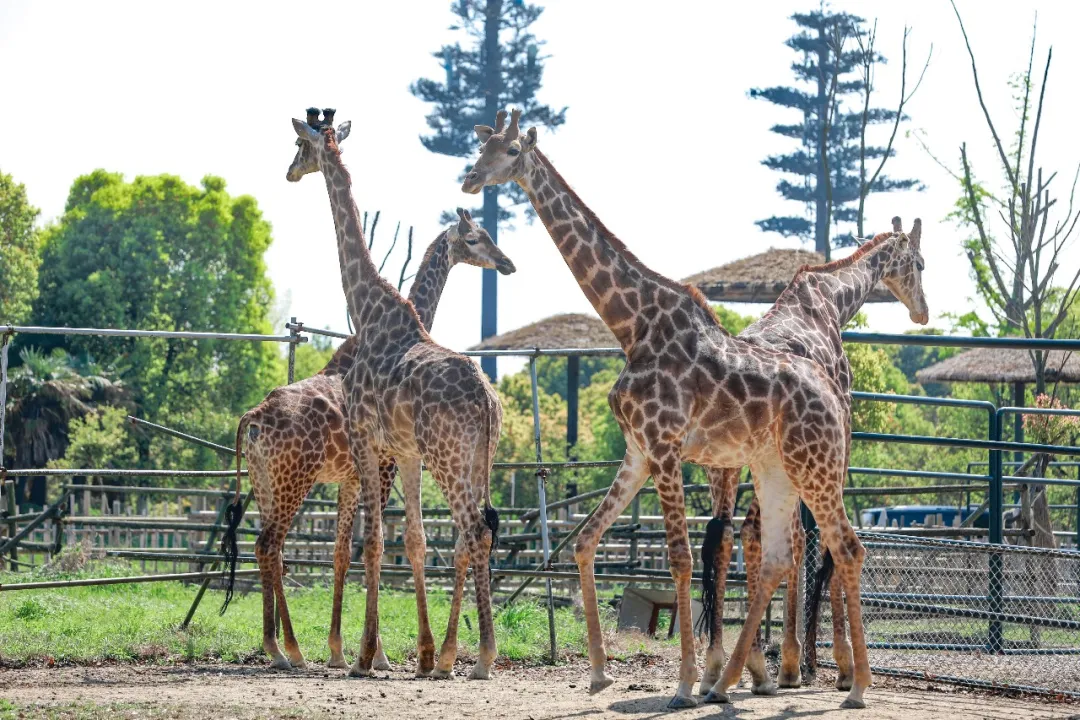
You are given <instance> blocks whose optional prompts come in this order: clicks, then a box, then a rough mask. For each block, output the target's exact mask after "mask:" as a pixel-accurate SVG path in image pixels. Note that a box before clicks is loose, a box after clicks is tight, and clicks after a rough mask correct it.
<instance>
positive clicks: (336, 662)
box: [326, 655, 349, 670]
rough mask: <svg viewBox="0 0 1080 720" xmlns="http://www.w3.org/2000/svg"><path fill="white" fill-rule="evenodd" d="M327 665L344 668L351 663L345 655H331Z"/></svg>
mask: <svg viewBox="0 0 1080 720" xmlns="http://www.w3.org/2000/svg"><path fill="white" fill-rule="evenodd" d="M326 667H328V668H333V669H337V670H342V669H344V668H347V667H349V663H348V662H347V661H346V660H345V656H344V655H341V656H339V657H331V658H330V659H329V660H327V661H326Z"/></svg>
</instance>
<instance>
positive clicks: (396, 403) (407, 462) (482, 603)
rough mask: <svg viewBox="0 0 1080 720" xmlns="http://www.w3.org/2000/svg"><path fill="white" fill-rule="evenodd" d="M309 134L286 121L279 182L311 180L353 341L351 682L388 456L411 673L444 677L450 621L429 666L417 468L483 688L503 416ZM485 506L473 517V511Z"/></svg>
mask: <svg viewBox="0 0 1080 720" xmlns="http://www.w3.org/2000/svg"><path fill="white" fill-rule="evenodd" d="M323 117H324V120H323V122H322V123H320V124H319V126H318V127H312V125H310V124H309V123H306V122H304V121H302V120H296V119H294V120H293V121H292V123H293V129H294V130H295V131H296V134H297V137H298V138H299V139H298V141H297V145H298V149H297V152H296V157H295V158H294V159H293V162H292V165H291V166H290V167H289V171H288V174H287V178H288V179H289V180H290V181H292V182H297V181H299V180H300V179H301V178H302V177H303V176H304V175H306V174H308V173H312V172H316V171H320V172H322V174H323V177H324V179H325V180H326V190H327V193H328V194H329V196H330V206H331V208H332V211H333V217H334V226H335V229H336V234H337V246H338V261H339V263H340V265H341V282H342V286H343V287H344V290H345V297H346V299H347V300H348V304H349V314H350V316H351V318H352V322H353V327H354V328H355V334H356V335H357V337H358V338H359V342H358V344H357V350H356V355H355V356H354V357H353V364H352V367H351V368H350V369H349V371H348V372H347V373H346V374H345V377H344V378H343V380H342V387H343V388H344V392H345V407H346V410H347V419H346V423H347V432H348V436H349V451H350V454H351V456H352V459H353V462H354V464H355V465H356V469H357V472H358V473H359V476H360V486H361V495H362V498H363V502H364V508H365V511H366V517H367V522H366V523H365V538H364V580H365V584H366V588H367V594H366V600H367V607H366V613H365V618H364V634H363V638H362V640H361V648H360V654H359V655H358V656H357V658H356V662H355V663H354V664H353V666H352V669H351V670H350V675H370V674H371V671H372V662H373V660H374V658H375V654H376V651H377V649H378V632H379V571H380V563H381V560H382V555H383V536H382V513H381V512H380V506H381V501H382V497H381V487H380V482H379V479H378V478H379V466H380V464H382V465H384V466H385V464H386V463H387V462H389V460H390V458H393V459H394V460H395V461H396V462H397V465H398V467H399V469H400V473H401V479H402V485H403V487H404V490H405V525H406V530H405V547H406V554H407V555H408V557H409V562H410V563H411V565H412V569H413V578H414V585H415V591H416V599H417V615H418V619H419V633H418V637H417V649H418V668H417V674H418V675H435V676H436V677H451V676H452V674H451V673H452V670H453V663H454V659H455V657H456V653H457V627H456V622H455V620H456V616H457V611H458V608H459V607H460V602H461V594H460V593H459V592H455V593H454V598H453V604H454V607H452V609H451V622H450V625H449V626H448V628H447V635H446V640H445V641H444V643H443V647H442V651H441V652H440V654H439V666H438V668H436V667H435V662H434V654H435V653H434V651H435V644H434V639H433V638H432V635H431V626H430V623H429V622H428V616H427V601H426V594H425V588H424V556H425V553H426V543H425V538H424V531H423V526H422V524H421V517H420V466H421V462H423V464H424V465H425V466H426V467H427V468H428V469H429V470H430V471H431V474H432V476H433V477H434V478H435V481H436V483H437V484H438V485H439V488H440V489H441V490H442V492H443V494H444V495H445V496H446V498H447V500H448V501H449V504H450V511H451V515H452V516H453V519H454V523H455V525H456V526H457V528H458V531H459V535H460V539H459V543H458V548H457V550H456V551H455V553H454V565H455V570H456V573H457V578H458V582H459V584H460V583H462V582H463V581H462V580H461V579H462V578H463V577H464V575H465V573H466V571H467V569H468V567H469V564H470V560H471V564H472V568H473V580H474V582H475V586H476V605H477V615H478V620H479V624H480V652H479V656H478V658H477V661H476V664H475V665H474V666H473V669H472V673H471V675H470V677H472V678H475V679H487V678H488V677H489V676H490V673H491V665H492V663H493V662H494V660H495V654H496V647H495V631H494V627H493V625H492V617H491V588H490V583H489V575H490V573H489V569H488V557H489V555H490V552H491V546H492V541H493V539H494V535H495V532H496V531H497V529H498V516H497V515H496V514H495V510H494V509H493V508H492V507H491V504H490V488H489V478H490V473H491V464H492V461H493V460H494V457H495V448H496V445H497V444H498V441H499V432H500V429H501V427H502V407H501V406H500V405H499V398H498V395H496V394H495V391H494V390H493V389H492V387H491V385H490V384H489V383H488V381H487V379H486V378H485V377H484V375H483V373H481V372H480V369H479V368H478V367H477V366H476V364H475V363H473V362H472V360H470V359H469V358H467V357H465V356H463V355H459V354H457V353H455V352H452V351H450V350H447V349H446V348H444V347H442V346H441V345H438V344H437V343H436V342H435V341H434V340H432V339H431V336H430V335H428V333H427V330H426V329H425V328H424V324H423V323H422V322H421V321H420V318H419V317H418V316H417V314H416V309H415V308H414V307H413V306H412V304H411V303H410V302H409V301H408V300H406V299H405V298H403V297H401V295H400V294H399V293H398V292H397V290H395V289H394V287H393V286H392V285H390V283H388V282H387V281H386V280H385V279H384V278H383V277H382V276H381V275H379V272H378V268H377V267H376V266H375V263H374V262H373V261H372V259H371V254H370V253H369V252H368V248H367V243H366V242H365V241H364V235H363V231H362V229H361V227H360V221H359V216H358V213H357V210H356V202H355V201H354V200H353V194H352V179H351V178H350V176H349V172H348V170H346V169H345V165H344V163H343V162H342V160H341V151H340V150H339V148H338V141H339V136H338V135H336V134H335V132H334V128H333V125H332V118H333V111H332V110H324V111H323ZM480 503H483V504H484V509H483V510H481V509H480V507H479V505H480Z"/></svg>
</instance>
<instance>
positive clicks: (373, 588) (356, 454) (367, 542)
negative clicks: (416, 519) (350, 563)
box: [349, 423, 383, 677]
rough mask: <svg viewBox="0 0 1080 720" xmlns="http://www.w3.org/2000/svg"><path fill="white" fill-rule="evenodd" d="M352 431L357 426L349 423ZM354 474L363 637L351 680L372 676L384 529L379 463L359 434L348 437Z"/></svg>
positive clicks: (363, 436)
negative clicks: (360, 509) (360, 507)
mask: <svg viewBox="0 0 1080 720" xmlns="http://www.w3.org/2000/svg"><path fill="white" fill-rule="evenodd" d="M352 426H353V427H354V428H355V427H356V426H357V424H356V423H352ZM349 448H350V451H351V452H352V455H353V462H354V463H355V465H356V469H357V474H358V475H359V477H360V493H361V495H362V496H363V499H364V511H365V513H366V518H365V519H366V522H365V527H364V584H365V591H366V594H365V600H366V603H365V608H364V634H363V636H362V638H361V640H360V654H359V655H357V657H356V662H354V663H353V666H352V668H351V669H350V670H349V675H351V676H353V677H365V676H370V675H371V674H372V662H373V661H374V659H375V654H376V652H377V651H378V648H379V575H380V570H381V565H382V557H383V529H382V507H381V506H380V505H381V500H382V497H381V490H380V487H379V482H378V477H379V476H378V472H379V462H378V457H377V455H376V453H375V449H374V448H373V447H372V445H371V441H370V437H369V436H368V434H367V433H364V432H362V431H359V430H357V431H354V432H353V433H351V434H350V437H349Z"/></svg>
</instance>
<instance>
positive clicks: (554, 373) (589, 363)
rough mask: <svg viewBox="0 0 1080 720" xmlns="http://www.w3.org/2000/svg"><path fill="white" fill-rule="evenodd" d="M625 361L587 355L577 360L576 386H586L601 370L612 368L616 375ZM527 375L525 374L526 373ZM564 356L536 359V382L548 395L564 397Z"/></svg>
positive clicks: (565, 388)
mask: <svg viewBox="0 0 1080 720" xmlns="http://www.w3.org/2000/svg"><path fill="white" fill-rule="evenodd" d="M624 364H625V361H624V360H623V359H622V358H621V357H588V356H583V357H582V358H581V359H580V360H579V369H578V388H586V387H588V386H589V384H590V383H591V382H592V379H593V377H594V376H595V375H596V374H597V373H598V372H600V371H602V370H614V371H615V374H616V375H617V374H618V373H619V371H620V370H622V366H623V365H624ZM526 376H527V375H526ZM567 381H568V377H567V369H566V358H564V357H554V356H551V355H545V356H543V357H538V358H537V359H536V384H537V387H539V388H541V389H543V390H544V392H546V393H548V394H549V395H558V396H559V397H560V398H562V399H564V400H565V399H566V390H567V386H566V384H567Z"/></svg>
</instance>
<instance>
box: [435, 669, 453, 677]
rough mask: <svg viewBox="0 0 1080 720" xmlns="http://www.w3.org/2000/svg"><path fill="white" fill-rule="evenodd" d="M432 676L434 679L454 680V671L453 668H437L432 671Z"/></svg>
mask: <svg viewBox="0 0 1080 720" xmlns="http://www.w3.org/2000/svg"><path fill="white" fill-rule="evenodd" d="M431 677H432V679H434V680H453V679H454V671H453V669H450V670H443V669H442V668H435V669H434V670H432V671H431Z"/></svg>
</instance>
